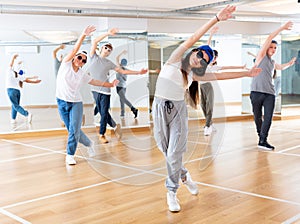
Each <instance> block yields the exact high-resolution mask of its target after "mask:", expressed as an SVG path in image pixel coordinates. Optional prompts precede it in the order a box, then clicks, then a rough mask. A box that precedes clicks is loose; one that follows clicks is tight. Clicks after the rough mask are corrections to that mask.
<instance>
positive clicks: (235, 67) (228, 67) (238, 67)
mask: <svg viewBox="0 0 300 224" xmlns="http://www.w3.org/2000/svg"><path fill="white" fill-rule="evenodd" d="M228 69H247V67H246V64H245V65H241V66H221V69H220V70H228Z"/></svg>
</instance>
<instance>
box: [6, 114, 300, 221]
mask: <svg viewBox="0 0 300 224" xmlns="http://www.w3.org/2000/svg"><path fill="white" fill-rule="evenodd" d="M189 125H190V132H189V141H188V151H187V152H186V154H185V158H184V161H185V166H186V167H187V168H188V169H189V171H190V173H191V175H192V177H193V179H194V180H195V181H196V182H197V184H198V186H199V190H200V193H199V195H198V196H193V195H191V194H190V193H189V192H188V191H187V189H186V188H185V187H184V186H181V187H180V188H179V190H178V194H177V195H178V198H179V200H180V204H181V207H182V210H181V212H179V213H171V212H169V211H168V207H167V204H166V189H165V187H164V180H165V176H166V169H165V161H164V158H163V156H162V154H161V153H160V151H159V150H158V149H157V147H156V144H155V141H154V139H153V136H152V134H151V133H152V132H151V129H149V130H147V129H146V130H145V129H144V131H140V132H139V131H130V129H129V130H127V132H126V133H124V136H123V139H122V140H121V141H120V142H118V141H117V139H116V138H115V136H114V135H112V136H109V140H110V143H109V144H107V145H100V144H99V142H98V138H97V134H96V131H95V130H94V129H88V130H85V132H86V133H87V134H88V136H89V137H90V138H91V139H92V140H93V141H95V143H96V156H95V157H93V158H91V159H90V158H87V153H86V148H85V147H83V146H82V145H80V146H79V148H78V150H77V153H76V155H77V157H76V159H77V162H78V163H77V165H75V166H66V165H65V163H64V159H65V146H66V136H65V135H64V134H62V135H51V136H40V137H30V138H15V139H14V138H7V139H5V138H4V139H1V140H0V148H1V157H0V170H1V185H0V198H1V200H0V223H1V224H13V223H43V224H46V223H51V224H54V223H55V224H57V223H64V224H66V223H78V224H79V223H80V224H86V223H105V224H107V223H143V224H144V223H147V224H148V223H153V224H165V223H183V224H194V223H201V224H202V223H208V224H212V223H213V224H214V223H216V224H229V223H236V224H245V223H246V224H248V223H249V224H256V223H257V224H262V223H268V224H277V223H285V224H288V223H300V175H299V173H300V137H299V136H300V120H281V121H274V122H273V124H272V128H271V131H270V137H269V141H270V143H272V144H274V145H275V146H276V150H275V151H274V152H265V151H260V150H258V149H257V136H256V133H255V129H254V123H253V122H252V121H243V122H227V123H217V124H215V127H216V129H217V132H214V134H213V135H212V136H211V137H204V136H203V123H199V122H197V121H191V122H190V124H189Z"/></svg>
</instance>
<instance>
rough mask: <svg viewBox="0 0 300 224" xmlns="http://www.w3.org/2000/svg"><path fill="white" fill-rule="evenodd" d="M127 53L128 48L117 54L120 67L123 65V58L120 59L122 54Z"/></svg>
mask: <svg viewBox="0 0 300 224" xmlns="http://www.w3.org/2000/svg"><path fill="white" fill-rule="evenodd" d="M126 53H127V51H126V50H123V51H122V52H121V53H120V54H118V55H117V57H116V61H117V65H118V66H119V67H121V60H120V57H121V55H122V54H126Z"/></svg>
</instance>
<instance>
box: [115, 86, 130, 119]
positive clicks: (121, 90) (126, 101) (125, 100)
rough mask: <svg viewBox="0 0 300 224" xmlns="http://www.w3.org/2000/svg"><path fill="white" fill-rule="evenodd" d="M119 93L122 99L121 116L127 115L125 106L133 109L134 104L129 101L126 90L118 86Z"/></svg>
mask: <svg viewBox="0 0 300 224" xmlns="http://www.w3.org/2000/svg"><path fill="white" fill-rule="evenodd" d="M117 93H118V95H119V97H120V105H121V116H124V115H125V104H126V105H127V106H128V107H129V108H130V109H132V104H131V103H130V102H129V100H127V98H126V96H125V94H126V88H124V87H118V86H117Z"/></svg>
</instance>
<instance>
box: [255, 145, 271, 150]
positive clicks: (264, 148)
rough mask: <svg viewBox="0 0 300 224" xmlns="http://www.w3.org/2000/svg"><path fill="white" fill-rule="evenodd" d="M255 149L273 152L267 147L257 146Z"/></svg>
mask: <svg viewBox="0 0 300 224" xmlns="http://www.w3.org/2000/svg"><path fill="white" fill-rule="evenodd" d="M257 147H258V148H260V149H263V150H266V151H273V150H274V149H271V148H267V147H264V146H260V145H258V146H257Z"/></svg>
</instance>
